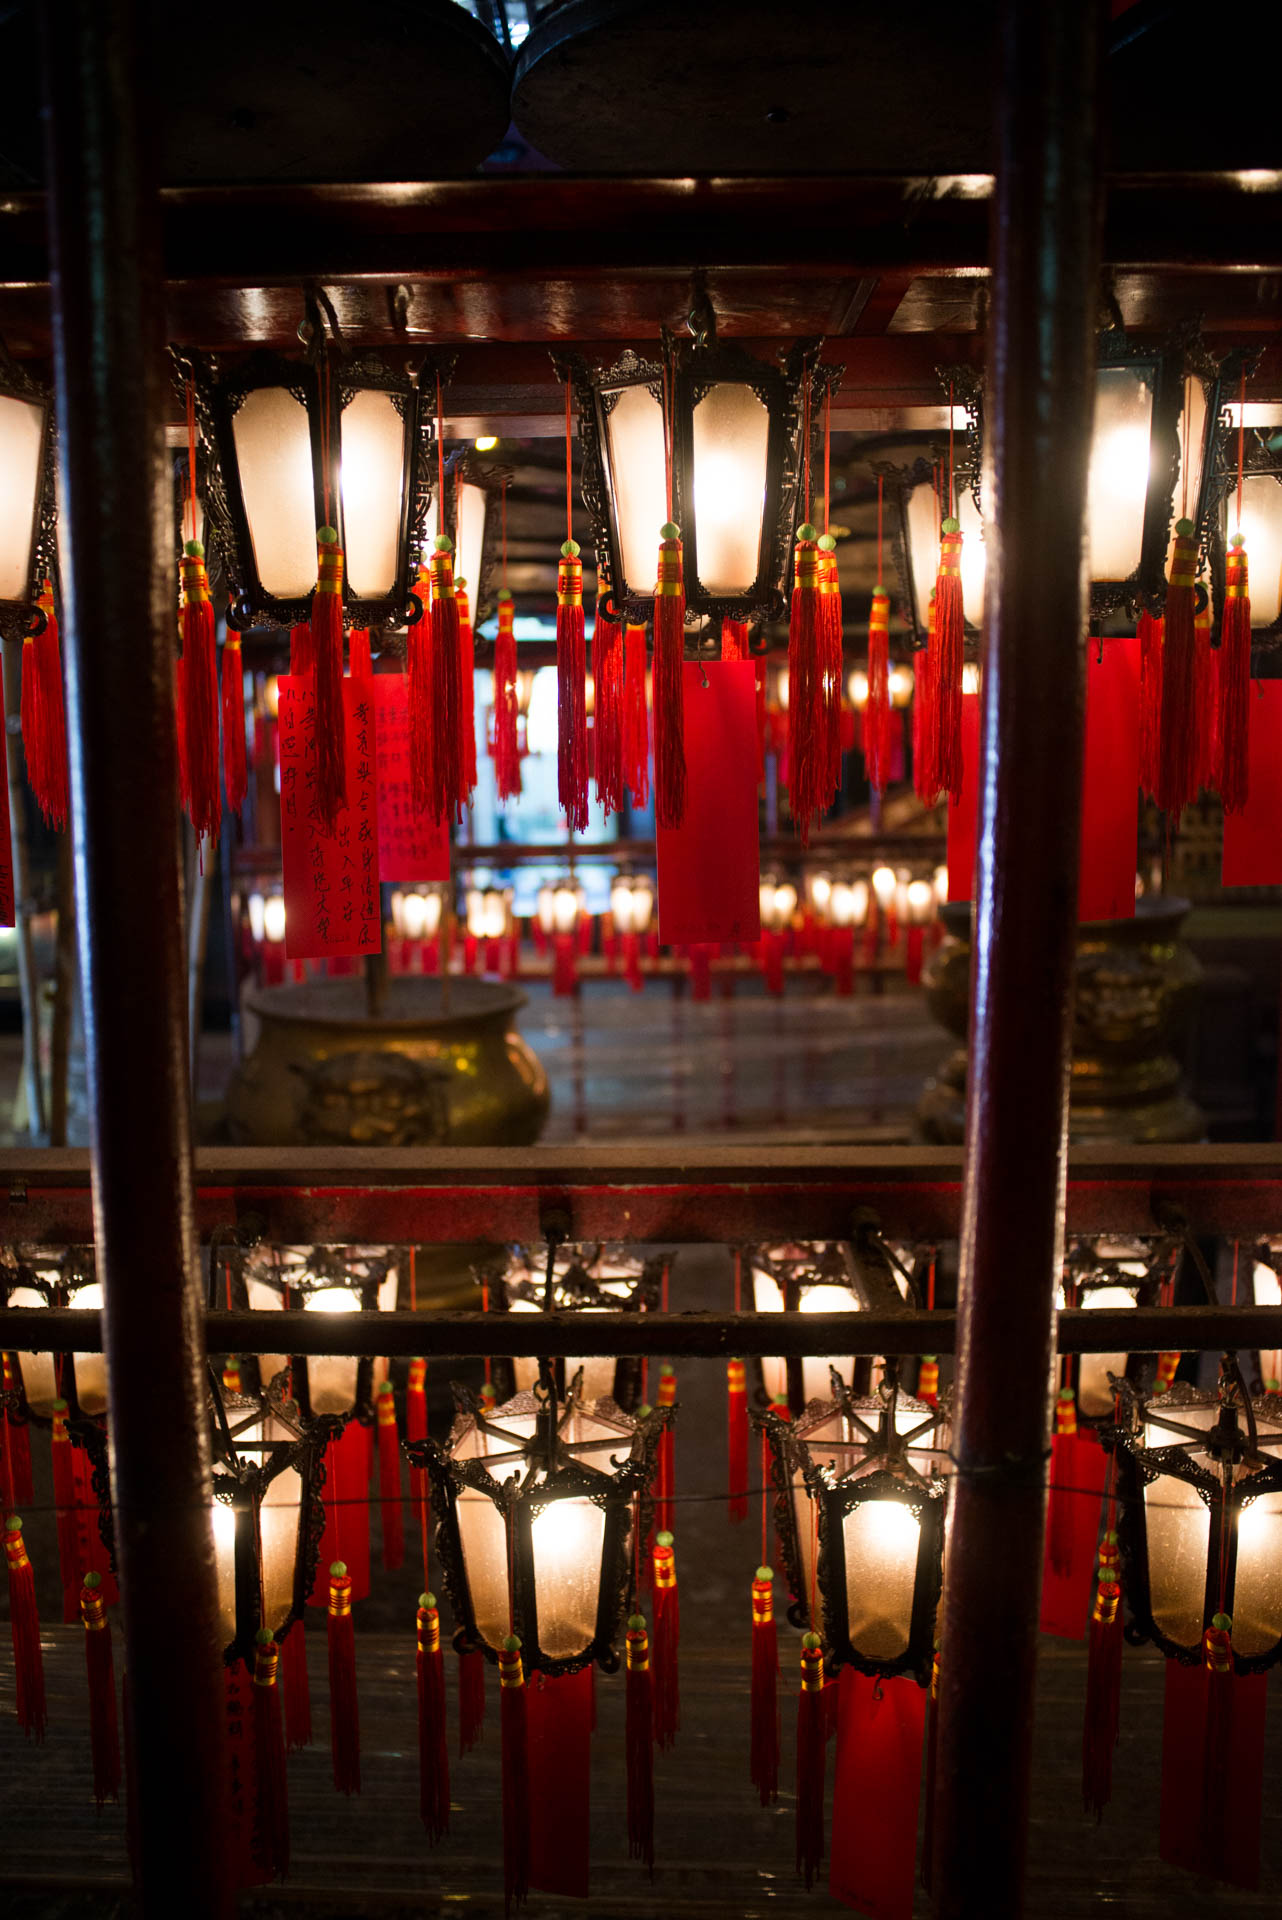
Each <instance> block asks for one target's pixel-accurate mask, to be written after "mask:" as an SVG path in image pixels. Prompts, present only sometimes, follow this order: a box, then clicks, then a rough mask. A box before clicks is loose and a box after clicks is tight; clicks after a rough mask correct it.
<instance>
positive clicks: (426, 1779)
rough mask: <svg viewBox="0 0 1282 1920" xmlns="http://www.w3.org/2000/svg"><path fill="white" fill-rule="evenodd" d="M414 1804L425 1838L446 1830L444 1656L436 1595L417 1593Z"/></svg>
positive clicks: (436, 1837)
mask: <svg viewBox="0 0 1282 1920" xmlns="http://www.w3.org/2000/svg"><path fill="white" fill-rule="evenodd" d="M416 1621H417V1629H418V1650H417V1657H416V1667H417V1679H418V1765H419V1784H418V1794H419V1798H418V1805H419V1815H420V1817H421V1819H422V1822H423V1825H424V1827H425V1828H426V1829H427V1836H428V1838H429V1840H440V1839H442V1838H443V1837H444V1835H445V1834H447V1833H448V1832H449V1830H450V1756H449V1748H448V1745H447V1742H446V1738H445V1660H444V1656H443V1654H442V1652H441V1619H440V1615H439V1613H438V1612H437V1609H436V1595H435V1594H433V1593H427V1592H424V1593H420V1595H419V1597H418V1614H417V1617H416Z"/></svg>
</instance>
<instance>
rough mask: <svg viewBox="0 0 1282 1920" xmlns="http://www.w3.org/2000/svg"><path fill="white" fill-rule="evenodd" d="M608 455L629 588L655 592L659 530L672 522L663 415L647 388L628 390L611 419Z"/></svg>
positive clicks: (619, 585) (621, 555) (607, 420)
mask: <svg viewBox="0 0 1282 1920" xmlns="http://www.w3.org/2000/svg"><path fill="white" fill-rule="evenodd" d="M605 454H606V460H607V462H608V464H609V470H610V472H609V478H610V486H611V490H612V492H613V495H614V510H615V514H616V518H617V531H618V541H619V559H620V562H621V564H622V567H623V573H624V581H623V582H620V581H616V582H615V591H616V592H618V593H622V592H623V588H624V583H626V585H627V587H628V589H629V590H630V591H631V592H633V593H647V592H650V591H651V590H652V589H653V586H654V577H655V568H656V565H657V561H658V552H659V528H660V527H661V526H662V525H663V524H664V522H665V521H666V520H667V518H668V488H667V466H666V462H665V459H664V446H663V409H662V407H661V405H660V403H659V401H658V400H657V399H656V398H655V396H654V394H652V393H651V391H650V389H649V388H648V387H646V386H635V387H624V388H623V389H622V391H621V392H620V394H619V397H618V399H617V400H616V401H615V402H614V404H613V406H612V407H611V408H610V411H609V412H608V413H607V414H606V416H605Z"/></svg>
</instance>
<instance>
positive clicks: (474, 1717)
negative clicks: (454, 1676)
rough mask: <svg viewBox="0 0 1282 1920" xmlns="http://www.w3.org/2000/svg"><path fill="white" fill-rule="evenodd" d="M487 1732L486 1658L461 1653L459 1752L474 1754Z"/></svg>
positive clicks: (459, 1663) (479, 1654)
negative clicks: (475, 1748)
mask: <svg viewBox="0 0 1282 1920" xmlns="http://www.w3.org/2000/svg"><path fill="white" fill-rule="evenodd" d="M484 1732H485V1655H484V1654H483V1653H481V1652H479V1651H477V1652H467V1653H460V1654H459V1659H458V1750H459V1752H460V1754H463V1753H470V1752H471V1750H472V1748H473V1747H475V1746H477V1745H479V1744H480V1740H481V1736H482V1735H483V1733H484Z"/></svg>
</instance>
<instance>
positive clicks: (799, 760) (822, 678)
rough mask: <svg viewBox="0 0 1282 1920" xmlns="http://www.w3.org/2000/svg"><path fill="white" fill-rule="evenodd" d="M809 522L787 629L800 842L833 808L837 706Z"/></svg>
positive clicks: (791, 795)
mask: <svg viewBox="0 0 1282 1920" xmlns="http://www.w3.org/2000/svg"><path fill="white" fill-rule="evenodd" d="M817 543H818V534H817V533H816V530H815V528H814V527H812V526H811V525H810V523H809V521H807V522H806V523H805V525H804V526H801V527H799V528H798V529H797V551H796V584H795V586H794V587H793V592H792V618H791V620H790V621H789V625H788V801H789V805H790V807H791V808H792V817H793V821H794V823H795V824H796V827H797V831H798V832H799V833H800V835H801V838H802V841H803V843H804V842H805V841H806V840H807V839H808V838H809V835H810V828H811V826H812V825H813V823H814V822H815V821H816V820H817V819H819V818H820V816H821V815H823V814H824V813H826V812H827V810H828V808H829V806H830V805H831V804H832V800H833V795H834V791H835V789H834V786H833V782H832V776H831V765H830V746H829V734H830V708H831V707H832V706H833V704H834V701H835V702H836V704H837V706H838V710H839V706H840V682H838V685H837V687H835V688H834V687H832V686H831V685H830V684H829V675H828V673H827V672H826V670H825V669H826V664H827V651H828V639H827V635H826V633H825V619H826V615H825V611H824V594H823V588H822V574H823V556H822V554H821V553H820V550H819V546H818V544H817Z"/></svg>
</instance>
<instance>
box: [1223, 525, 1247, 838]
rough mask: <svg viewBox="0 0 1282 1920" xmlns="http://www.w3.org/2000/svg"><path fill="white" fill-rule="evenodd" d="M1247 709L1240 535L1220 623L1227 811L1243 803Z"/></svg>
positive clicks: (1228, 568)
mask: <svg viewBox="0 0 1282 1920" xmlns="http://www.w3.org/2000/svg"><path fill="white" fill-rule="evenodd" d="M1250 711H1251V587H1250V578H1249V573H1248V569H1247V560H1246V547H1245V544H1244V536H1243V535H1242V534H1241V533H1234V534H1231V535H1230V537H1229V552H1228V559H1227V561H1226V563H1225V585H1224V618H1223V621H1222V622H1221V626H1220V661H1219V728H1220V799H1221V800H1222V801H1223V803H1224V811H1225V813H1240V812H1241V811H1242V808H1243V807H1244V806H1245V805H1246V802H1247V757H1246V752H1247V724H1248V719H1249V715H1250Z"/></svg>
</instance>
